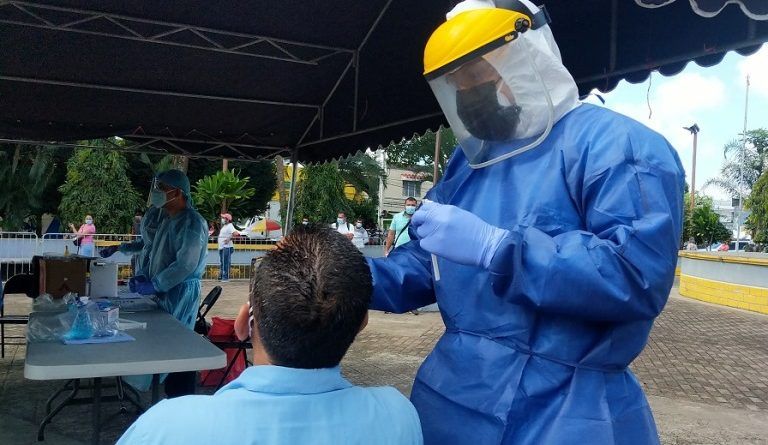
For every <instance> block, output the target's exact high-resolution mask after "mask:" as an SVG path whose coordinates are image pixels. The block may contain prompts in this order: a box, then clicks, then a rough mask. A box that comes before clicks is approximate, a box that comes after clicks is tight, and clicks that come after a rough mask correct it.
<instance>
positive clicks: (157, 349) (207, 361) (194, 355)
mask: <svg viewBox="0 0 768 445" xmlns="http://www.w3.org/2000/svg"><path fill="white" fill-rule="evenodd" d="M57 315H58V314H51V313H44V312H35V313H32V314H31V315H30V324H31V323H32V322H34V320H35V319H36V318H38V317H56V316H57ZM120 317H121V318H124V319H127V320H132V321H137V322H144V323H146V324H147V326H146V329H132V330H129V331H127V333H128V334H129V335H131V336H132V337H134V338H135V339H136V340H135V341H131V342H124V343H106V344H90V345H65V344H63V343H61V342H45V343H28V344H27V357H26V360H25V363H24V377H26V378H27V379H30V380H71V379H87V378H90V379H93V406H92V423H93V434H92V437H91V443H94V444H98V443H99V433H100V429H101V417H100V416H101V413H100V409H101V400H102V395H101V379H102V378H103V377H117V376H125V375H142V374H152V375H153V379H152V403H153V404H154V403H155V402H157V400H158V398H159V391H158V383H159V375H160V374H164V373H171V372H184V371H199V370H203V369H218V368H223V367H224V366H226V364H227V362H226V355H225V353H224V351H222V350H221V349H219V348H217V347H216V346H214V345H213V344H211V343H210V342H209V341H208V340H206V339H205V338H203V337H201V336H200V335H198V334H197V333H195V332H194V331H192V330H191V329H188V328H186V327H184V326H183V325H182V324H181V323H179V322H178V321H177V320H176V319H174V318H173V317H171V316H170V315H169V314H168V313H166V312H163V311H150V312H136V313H132V314H125V313H121V314H120ZM76 382H79V381H76ZM78 384H79V383H75V384H74V387H73V388H72V393H71V394H70V395H69V396H68V397H67V399H66V400H64V401H63V402H62V403H60V404H59V405H58V406H56V408H55V409H54V410H51V403H52V401H53V399H54V398H55V397H56V396H58V394H61V392H63V389H62V390H60V391H59V392H57V393H56V394H54V395H53V396H52V397H51V399H49V401H48V404H47V407H46V411H47V413H46V414H47V416H46V418H45V419H43V421H42V422H41V424H40V430H39V433H38V440H42V438H43V432H44V428H45V425H46V424H47V423H49V422H50V420H51V418H52V417H53V416H55V415H56V414H57V413H58V412H59V411H60V410H61V409H62V408H63V407H64V405H66V404H67V403H68V402H69V401H71V400H72V399H73V398H74V396H75V394H76V393H77V390H78V388H77V386H78ZM65 389H66V387H65Z"/></svg>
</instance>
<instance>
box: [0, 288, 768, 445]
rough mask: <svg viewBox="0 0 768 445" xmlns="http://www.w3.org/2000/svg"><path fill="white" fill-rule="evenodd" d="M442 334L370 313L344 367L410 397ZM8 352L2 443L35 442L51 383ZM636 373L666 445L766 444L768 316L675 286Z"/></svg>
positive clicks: (71, 417)
mask: <svg viewBox="0 0 768 445" xmlns="http://www.w3.org/2000/svg"><path fill="white" fill-rule="evenodd" d="M215 284H216V283H215V282H207V283H205V286H204V288H205V289H206V290H208V289H210V288H211V287H212V286H213V285H215ZM246 294H247V283H245V282H231V283H227V284H225V285H224V292H223V294H222V297H221V299H220V300H219V302H218V303H217V305H216V307H215V308H214V310H213V311H212V312H213V315H221V316H226V317H232V316H234V314H235V313H236V312H237V309H238V308H239V306H240V305H241V304H242V303H243V302H244V301H245V300H246ZM442 331H443V324H442V321H441V320H440V316H439V314H437V313H422V314H421V315H418V316H416V315H412V314H405V315H395V314H383V313H380V312H372V313H371V317H370V323H369V325H368V327H367V328H366V329H365V330H364V331H363V332H362V333H361V335H360V336H359V337H358V339H357V341H356V342H355V344H354V345H353V346H352V348H351V350H350V351H349V354H348V355H347V357H346V358H345V359H344V362H343V369H344V372H345V374H346V375H347V377H348V378H349V379H350V380H352V381H353V382H355V383H358V384H364V385H392V386H395V387H397V388H398V389H399V390H400V391H402V392H403V393H405V394H409V393H410V388H411V384H412V382H413V376H414V375H415V373H416V370H417V369H418V366H419V364H420V363H421V362H422V361H423V359H424V357H425V356H426V355H427V354H428V353H429V351H430V350H431V349H432V346H433V345H434V343H435V342H436V341H437V338H438V337H439V336H440V334H441V333H442ZM7 353H9V356H7V357H6V359H4V360H2V361H0V443H14V444H22V443H30V444H32V443H35V442H34V422H36V421H39V419H40V418H41V410H42V407H43V406H44V403H45V399H46V397H47V396H48V394H49V393H50V392H51V390H52V388H53V385H52V384H49V383H41V382H32V381H27V380H24V378H23V376H22V374H23V355H24V348H23V347H11V348H10V351H7ZM632 369H633V371H634V372H635V373H636V374H637V376H638V378H639V379H640V381H641V382H642V384H643V385H644V387H645V390H646V393H647V394H648V396H649V397H648V398H649V401H650V403H651V406H652V407H653V410H654V415H655V417H656V420H657V423H658V426H659V432H660V434H661V437H662V441H663V443H665V444H670V445H673V444H674V445H686V444H719V443H727V444H738V443H744V444H758V443H760V444H762V443H765V444H768V316H764V315H760V314H755V313H751V312H746V311H741V310H738V309H730V308H724V307H720V306H714V305H709V304H706V303H700V302H697V301H694V300H689V299H686V298H683V297H680V296H679V295H678V294H677V290H676V289H673V292H672V295H671V297H670V301H669V304H668V305H667V307H666V309H665V310H664V312H663V313H662V315H661V316H660V317H659V318H658V320H657V322H656V325H655V327H654V329H653V331H652V333H651V340H650V342H649V344H648V346H647V347H646V349H645V350H644V352H643V353H642V355H641V356H640V357H639V358H638V359H637V360H636V361H635V362H634V363H633V364H632ZM107 406H109V405H107ZM105 409H107V408H105ZM131 419H132V416H131V415H127V416H122V418H119V419H118V421H117V422H115V423H114V424H113V425H112V426H110V427H109V428H107V434H106V435H105V438H106V439H107V440H112V441H114V439H115V438H117V437H119V434H120V433H121V431H122V430H123V429H124V428H125V427H126V425H128V424H130V421H131ZM88 429H89V418H88V411H87V408H86V407H74V408H71V409H67V410H65V411H64V412H63V413H62V414H61V415H60V416H59V417H58V418H57V419H56V420H55V421H54V423H53V424H52V425H50V426H49V427H48V430H49V431H50V432H51V434H58V436H57V439H54V440H51V442H50V443H56V444H58V443H62V444H63V443H73V444H74V443H81V442H80V441H79V440H81V439H82V438H83V437H87V431H86V430H88ZM9 431H10V432H9ZM80 432H82V433H80ZM51 439H53V436H52V437H51ZM107 440H105V443H107Z"/></svg>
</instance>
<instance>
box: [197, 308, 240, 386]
mask: <svg viewBox="0 0 768 445" xmlns="http://www.w3.org/2000/svg"><path fill="white" fill-rule="evenodd" d="M211 321H212V323H211V328H210V330H208V335H207V337H208V339H209V340H210V341H211V343H213V344H215V345H216V346H219V347H221V346H220V343H239V341H238V339H237V336H235V320H229V319H226V318H219V317H213V318H212V319H211ZM223 349H224V352H225V353H226V354H227V366H229V365H230V363H231V364H232V367H231V368H230V369H229V373H228V374H227V375H226V377H225V376H224V372H226V370H227V367H226V366H225V367H223V368H220V369H213V370H210V371H202V372H200V386H218V385H219V382H221V379H222V377H224V382H223V383H224V384H226V383H229V382H231V381H232V380H234V379H236V378H237V377H238V376H239V375H240V374H241V373H242V372H243V371H244V370H245V366H246V363H245V349H242V348H236V347H235V348H226V347H225V348H223ZM235 357H237V359H235ZM233 360H234V363H233Z"/></svg>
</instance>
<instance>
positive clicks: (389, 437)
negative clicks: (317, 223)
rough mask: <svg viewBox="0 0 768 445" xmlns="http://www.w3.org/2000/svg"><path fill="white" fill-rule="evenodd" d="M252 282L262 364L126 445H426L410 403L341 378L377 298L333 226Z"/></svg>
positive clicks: (172, 403) (175, 402)
mask: <svg viewBox="0 0 768 445" xmlns="http://www.w3.org/2000/svg"><path fill="white" fill-rule="evenodd" d="M251 284H252V286H251V288H252V290H251V296H250V304H251V307H252V308H253V322H252V326H251V328H252V335H251V341H252V343H253V363H254V365H255V366H253V367H250V368H248V369H246V370H245V371H244V372H243V373H242V374H241V375H240V377H238V378H237V379H236V380H234V381H232V382H231V383H229V384H228V385H226V386H225V387H223V388H222V389H221V390H219V391H218V392H217V393H216V394H214V395H213V396H203V395H195V396H185V397H179V398H176V399H169V400H165V401H162V402H160V403H158V404H157V405H155V406H154V407H153V408H151V409H150V410H149V411H147V412H146V413H144V415H142V416H141V417H140V418H139V419H138V420H137V421H136V422H135V423H134V424H133V425H131V427H130V428H129V429H128V431H126V432H125V434H124V435H123V437H122V438H121V439H120V441H119V442H118V444H119V445H128V444H142V445H148V444H172V443H173V444H175V443H183V444H206V445H209V444H212V443H219V444H241V443H242V444H309V443H311V444H331V443H333V444H344V443H349V444H358V443H359V444H363V443H365V444H421V443H422V436H421V426H420V423H419V418H418V416H417V414H416V410H415V409H414V407H413V406H412V405H411V403H410V402H409V401H408V399H406V398H405V397H403V395H401V394H400V393H399V392H398V391H397V390H395V389H394V388H388V387H379V388H361V387H358V386H354V385H352V384H351V383H349V382H348V381H347V380H346V379H344V377H342V376H341V371H340V369H339V362H341V359H342V358H343V357H344V355H345V354H346V352H347V349H348V348H349V346H350V345H351V344H352V341H353V340H354V339H355V336H356V335H357V333H358V332H359V331H360V330H361V329H363V327H365V325H366V323H367V321H368V304H369V303H370V300H371V293H372V283H371V273H370V271H369V270H368V266H367V264H366V263H365V260H364V259H363V256H362V254H361V253H360V252H359V251H358V250H357V249H356V248H355V246H354V245H352V243H350V242H349V241H348V240H347V239H346V238H345V237H344V236H342V235H341V234H339V233H338V232H336V231H332V230H329V229H322V228H317V229H308V230H302V229H301V228H299V229H297V230H296V231H294V232H293V233H292V234H291V235H289V236H287V237H286V238H285V239H284V240H283V241H282V242H281V244H280V245H279V247H278V248H277V249H276V250H274V251H272V252H270V253H269V254H268V255H267V256H266V257H265V258H264V260H263V261H262V262H261V265H260V267H259V268H258V269H257V270H256V272H255V275H254V277H253V279H252V282H251Z"/></svg>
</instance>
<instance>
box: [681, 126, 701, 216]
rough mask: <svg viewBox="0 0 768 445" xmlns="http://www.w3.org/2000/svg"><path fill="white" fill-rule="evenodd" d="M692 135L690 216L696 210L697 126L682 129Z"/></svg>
mask: <svg viewBox="0 0 768 445" xmlns="http://www.w3.org/2000/svg"><path fill="white" fill-rule="evenodd" d="M683 128H684V129H686V130H688V131H690V132H691V134H692V135H693V167H692V169H691V215H693V209H695V208H696V143H697V141H698V137H699V130H700V128H699V126H698V125H696V124H695V123H694V124H693V125H691V126H690V127H683Z"/></svg>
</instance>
